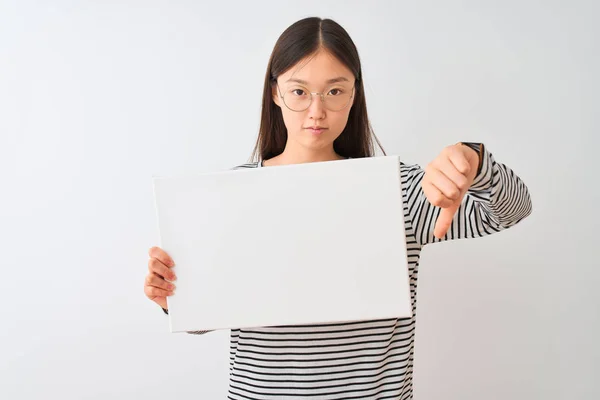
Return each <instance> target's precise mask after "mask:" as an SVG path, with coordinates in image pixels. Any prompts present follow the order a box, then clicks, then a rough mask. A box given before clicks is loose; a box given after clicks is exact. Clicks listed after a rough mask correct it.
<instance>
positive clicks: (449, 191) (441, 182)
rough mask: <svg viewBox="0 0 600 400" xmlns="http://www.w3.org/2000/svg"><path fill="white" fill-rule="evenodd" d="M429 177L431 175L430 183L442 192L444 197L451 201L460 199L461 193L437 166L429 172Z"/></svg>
mask: <svg viewBox="0 0 600 400" xmlns="http://www.w3.org/2000/svg"><path fill="white" fill-rule="evenodd" d="M427 175H429V176H428V178H429V182H431V184H432V185H433V186H435V187H436V188H437V189H438V190H439V191H440V192H442V194H443V195H444V196H446V197H447V198H449V199H450V200H457V199H459V198H460V195H461V191H460V190H459V188H458V187H457V186H456V184H455V183H454V182H453V181H452V180H450V179H449V178H448V177H447V176H446V175H445V174H444V173H443V172H442V171H440V170H439V169H437V168H436V167H435V166H433V167H431V168H429V169H428V170H427Z"/></svg>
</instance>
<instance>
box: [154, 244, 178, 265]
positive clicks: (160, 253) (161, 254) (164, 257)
mask: <svg viewBox="0 0 600 400" xmlns="http://www.w3.org/2000/svg"><path fill="white" fill-rule="evenodd" d="M148 255H149V256H150V257H151V258H156V259H158V260H159V261H160V262H162V263H163V264H165V265H166V266H167V267H174V266H175V263H174V262H173V259H171V257H169V255H168V254H167V253H166V252H165V251H164V250H163V249H161V248H160V247H156V246H154V247H152V248H150V250H149V251H148Z"/></svg>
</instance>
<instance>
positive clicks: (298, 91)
mask: <svg viewBox="0 0 600 400" xmlns="http://www.w3.org/2000/svg"><path fill="white" fill-rule="evenodd" d="M292 94H294V95H296V96H302V95H304V94H305V93H304V90H302V89H292Z"/></svg>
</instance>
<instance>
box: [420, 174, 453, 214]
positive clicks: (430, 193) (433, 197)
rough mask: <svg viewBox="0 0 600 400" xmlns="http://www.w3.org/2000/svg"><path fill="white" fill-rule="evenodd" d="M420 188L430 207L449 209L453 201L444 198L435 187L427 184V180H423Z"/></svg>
mask: <svg viewBox="0 0 600 400" xmlns="http://www.w3.org/2000/svg"><path fill="white" fill-rule="evenodd" d="M422 186H423V193H424V194H425V197H427V200H428V201H429V203H431V204H432V205H434V206H436V207H449V206H451V205H452V204H454V201H453V200H451V199H449V198H447V197H446V196H444V194H443V193H442V192H441V191H440V190H439V189H438V188H437V187H435V186H434V185H433V184H432V183H431V182H429V179H425V178H424V179H423V184H422Z"/></svg>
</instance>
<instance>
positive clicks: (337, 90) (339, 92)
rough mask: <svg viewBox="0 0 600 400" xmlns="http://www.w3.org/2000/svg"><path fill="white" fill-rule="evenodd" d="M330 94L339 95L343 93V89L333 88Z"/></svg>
mask: <svg viewBox="0 0 600 400" xmlns="http://www.w3.org/2000/svg"><path fill="white" fill-rule="evenodd" d="M329 94H330V95H331V96H339V95H340V94H342V91H341V90H340V89H331V90H330V91H329Z"/></svg>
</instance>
